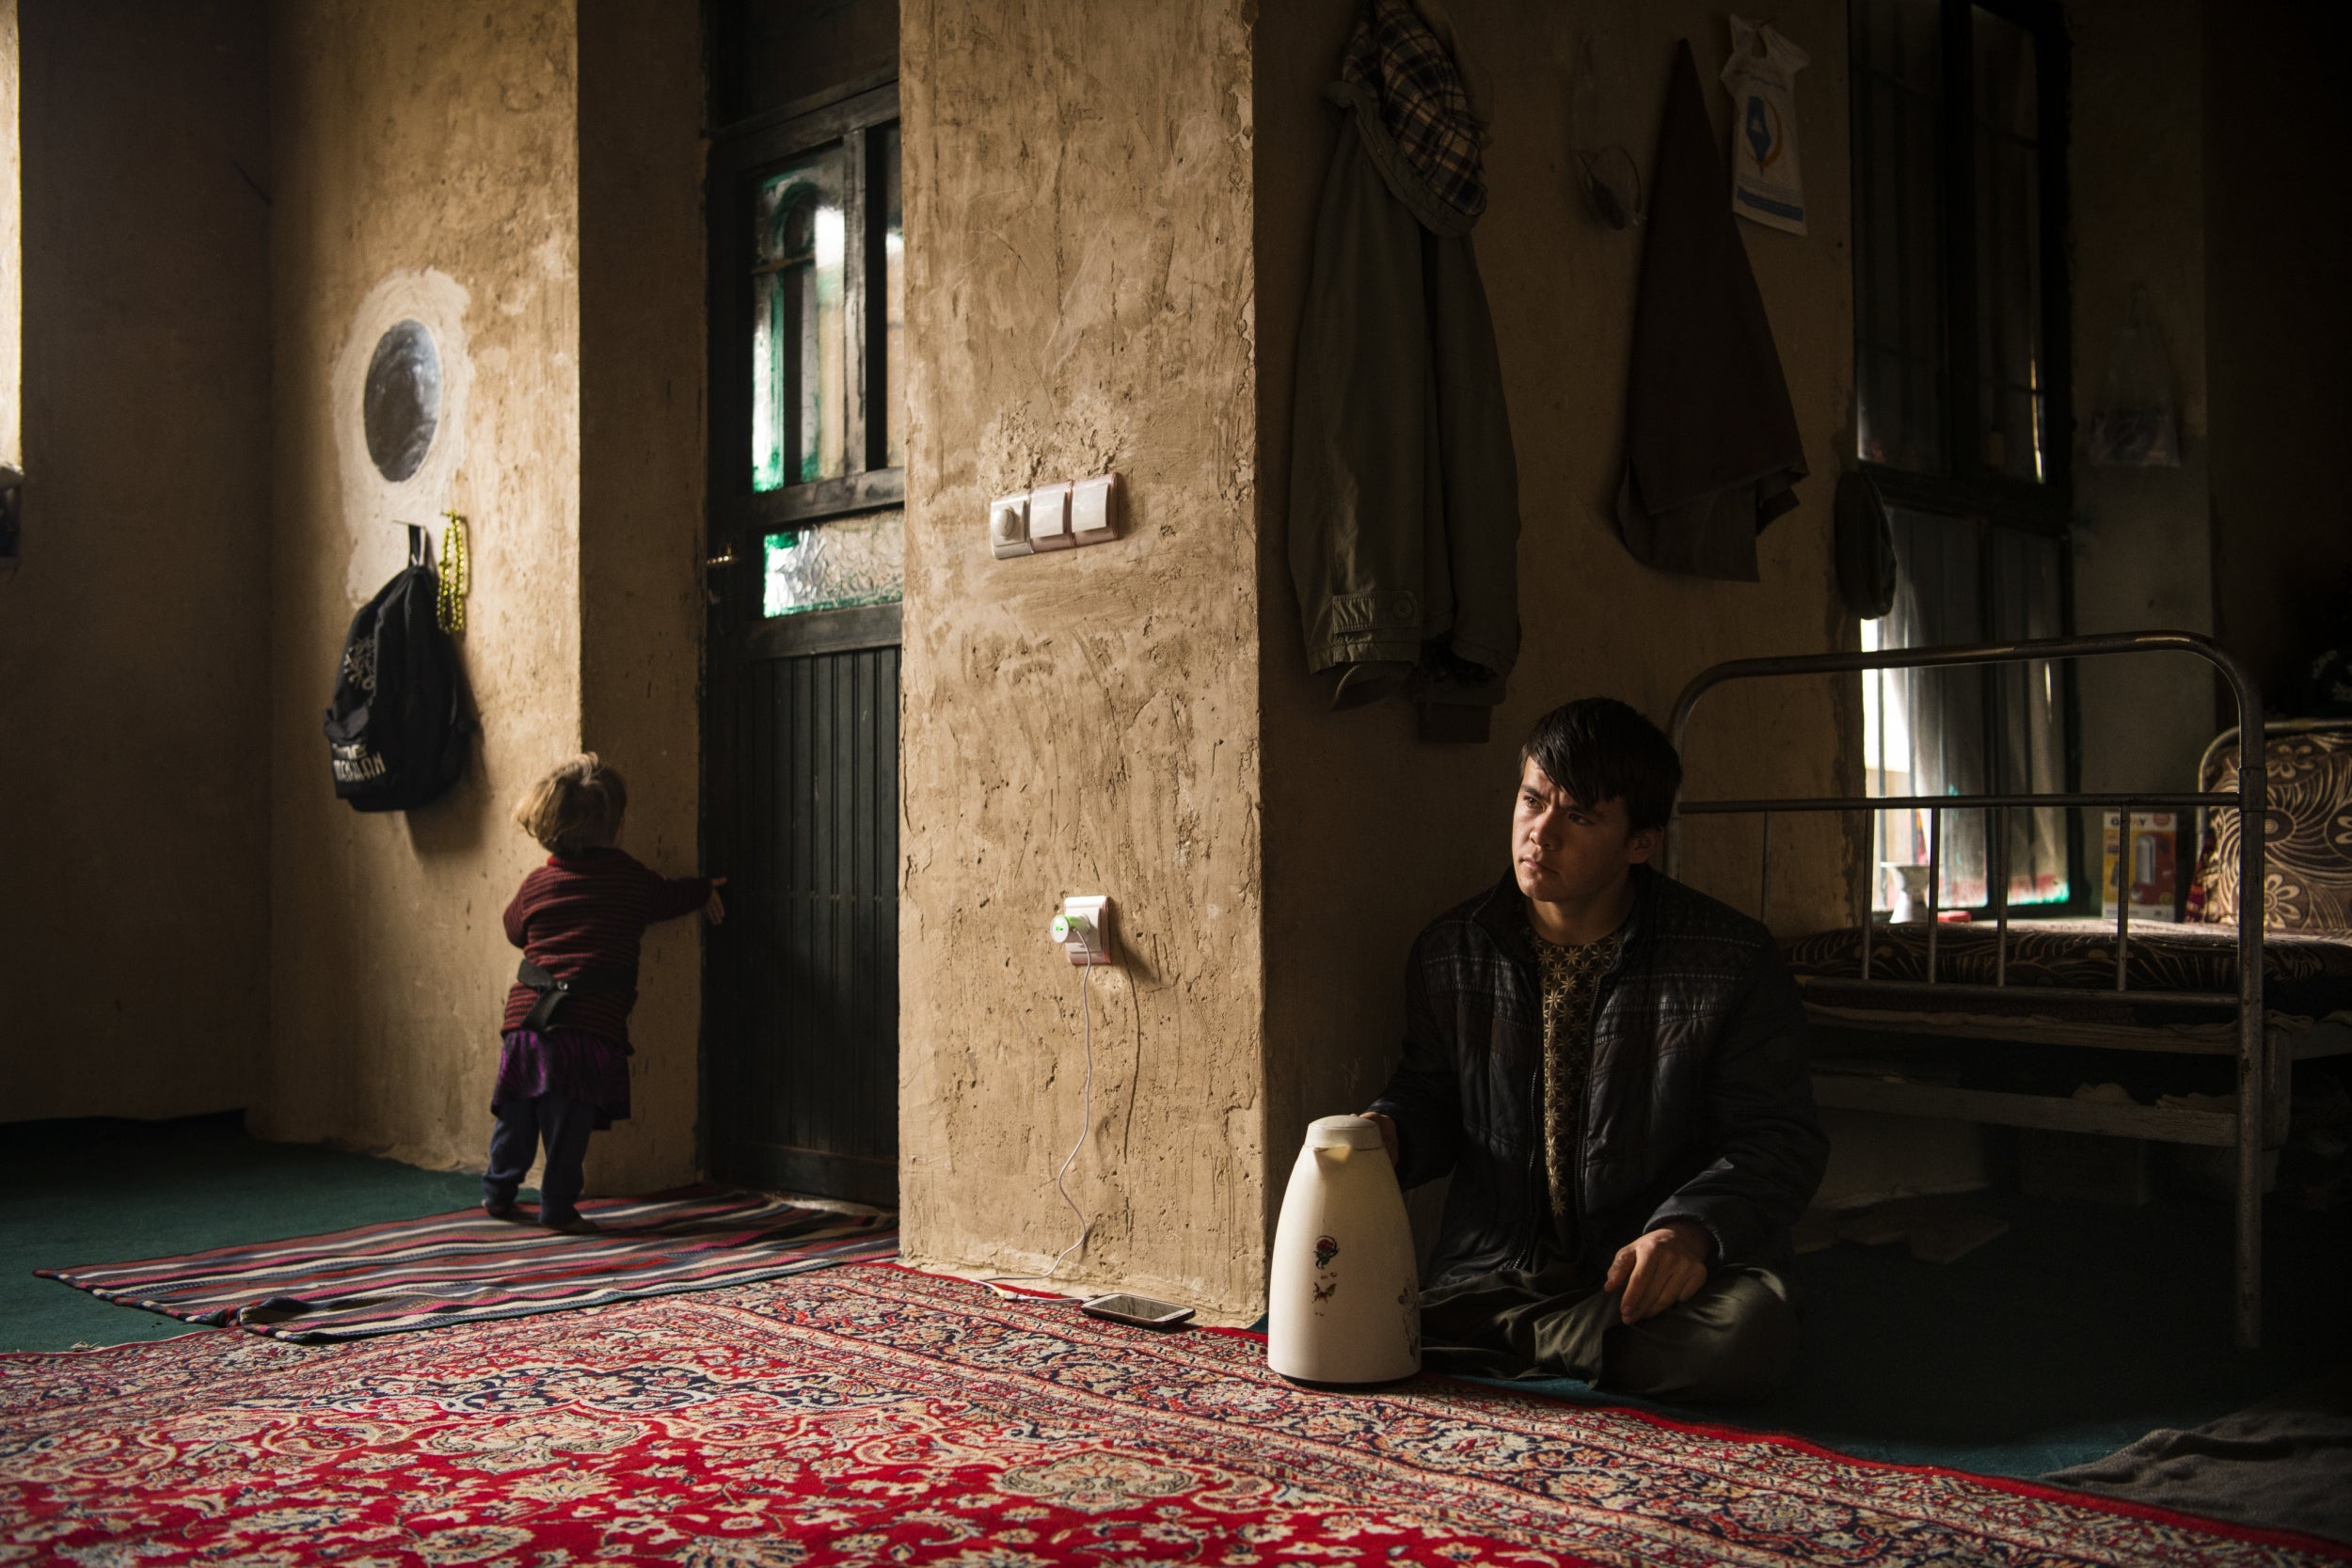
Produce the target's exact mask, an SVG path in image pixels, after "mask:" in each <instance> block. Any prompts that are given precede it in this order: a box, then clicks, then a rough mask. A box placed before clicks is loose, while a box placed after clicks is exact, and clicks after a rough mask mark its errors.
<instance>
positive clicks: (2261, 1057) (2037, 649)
mask: <svg viewBox="0 0 2352 1568" xmlns="http://www.w3.org/2000/svg"><path fill="white" fill-rule="evenodd" d="M2142 653H2185V654H2191V655H2194V656H2196V657H2199V658H2201V659H2203V660H2205V661H2206V662H2207V663H2208V664H2211V665H2212V666H2213V667H2214V668H2215V669H2216V670H2217V672H2219V673H2220V674H2221V676H2222V678H2223V679H2224V680H2225V681H2227V682H2228V684H2229V688H2230V692H2231V695H2232V697H2233V699H2234V700H2235V704H2236V707H2237V720H2238V722H2237V729H2238V731H2239V732H2240V733H2244V732H2245V731H2246V730H2247V729H2248V727H2249V725H2250V726H2252V727H2253V729H2254V730H2255V732H2256V733H2260V731H2261V728H2262V699H2261V694H2260V692H2259V690H2258V689H2257V687H2256V685H2255V682H2254V678H2253V676H2252V675H2251V674H2250V673H2249V672H2248V671H2247V669H2246V667H2245V666H2244V665H2243V664H2241V663H2239V662H2238V661H2237V660H2236V659H2235V658H2234V657H2231V655H2230V654H2229V653H2228V652H2227V651H2226V650H2225V649H2223V648H2221V647H2219V646H2218V645H2217V644H2216V643H2214V642H2212V641H2209V640H2207V639H2205V638H2202V637H2199V636H2197V635H2195V634H2194V633H2191V632H2181V631H2146V632H2123V633H2114V634H2109V635H2101V636H2089V637H2052V638H2041V639H2034V640H2027V641H2013V642H1980V643H1971V644H1967V645H1964V646H1953V647H1941V648H1889V649H1881V650H1877V651H1874V652H1868V653H1852V654H1808V655H1800V656H1794V657H1784V658H1743V659H1734V660H1731V661H1730V662H1728V663H1724V664H1718V665H1715V666H1713V667H1711V668H1709V669H1707V670H1703V671H1701V672H1700V673H1698V674H1697V675H1696V676H1694V677H1693V678H1692V681H1691V684H1690V685H1688V686H1686V687H1684V688H1683V689H1682V695H1681V696H1680V697H1679V698H1677V700H1676V702H1675V707H1674V717H1673V719H1672V721H1670V723H1669V726H1668V735H1669V736H1670V737H1671V738H1672V740H1673V741H1674V744H1675V748H1676V750H1677V752H1679V751H1680V750H1681V749H1682V745H1683V738H1684V735H1685V732H1686V731H1687V729H1688V728H1689V725H1690V721H1691V713H1692V708H1694V707H1695V706H1696V705H1697V704H1698V701H1699V699H1700V698H1701V697H1703V696H1705V695H1706V694H1707V693H1708V691H1710V690H1712V689H1715V688H1716V687H1719V686H1722V685H1724V684H1725V683H1726V682H1731V681H1740V680H1753V679H1763V678H1772V677H1783V676H1790V675H1820V674H1835V673H1841V672H1856V673H1858V672H1862V671H1867V670H1925V669H1945V668H1950V667H1953V666H1959V665H1982V664H2010V663H2020V662H2033V661H2041V660H2048V659H2064V658H2085V657H2101V656H2106V655H2113V654H2142ZM2198 782H2200V783H2202V782H2203V780H2202V778H2201V777H2200V779H2199V781H2198ZM2264 785H2265V768H2260V767H2255V768H2247V767H2243V766H2241V767H2240V768H2239V769H2238V787H2237V788H2236V790H2234V791H2231V792H2221V791H2200V790H2182V791H2152V792H2136V793H2124V794H2118V793H2097V794H2093V793H2087V792H2083V791H2069V792H2065V793H2055V794H2007V793H2005V794H1983V795H1910V796H1869V795H1843V796H1824V797H1819V798H1797V799H1750V800H1689V801H1684V802H1682V803H1681V804H1680V805H1679V806H1678V807H1677V810H1676V816H1761V817H1762V819H1763V825H1762V852H1761V861H1762V864H1761V875H1760V880H1761V883H1762V890H1763V891H1762V910H1761V911H1760V914H1762V913H1769V911H1770V909H1771V902H1770V901H1771V893H1772V817H1773V816H1774V815H1775V814H1776V813H1784V812H1834V813H1846V812H1860V813H1866V814H1867V813H1869V812H1877V811H1888V810H1912V811H1923V812H1925V813H1927V814H1928V864H1929V867H1930V869H1929V873H1928V918H1927V942H1926V948H1927V953H1926V960H1925V963H1926V968H1925V974H1926V976H1927V978H1926V981H1925V983H1924V984H1922V983H1919V982H1914V981H1886V980H1873V979H1872V978H1871V977H1870V957H1871V954H1870V949H1871V921H1870V918H1869V911H1870V898H1869V883H1868V877H1869V865H1868V863H1867V857H1864V863H1862V864H1861V865H1860V866H1858V867H1857V870H1858V873H1859V875H1858V876H1857V878H1856V882H1855V887H1854V890H1853V891H1854V894H1855V900H1854V908H1855V910H1856V911H1858V914H1859V916H1860V924H1861V927H1862V977H1861V979H1860V980H1859V981H1854V980H1850V979H1849V980H1840V981H1838V982H1837V984H1838V985H1839V986H1840V988H1841V989H1843V988H1850V987H1856V986H1858V987H1860V988H1861V989H1863V990H1865V991H1866V992H1868V991H1876V992H1881V993H1883V994H1884V995H1885V996H1886V998H1887V1001H1888V1003H1889V1006H1888V1009H1887V1010H1888V1011H1889V1012H1900V1011H1904V1010H1906V1008H1907V1007H1908V1008H1910V1009H1914V1010H1915V1008H1916V1007H1917V1006H1918V1005H1919V1004H1920V1003H1922V1002H1925V1001H1928V1000H1931V999H1939V1000H1945V1001H1951V1000H1964V999H1965V998H1966V997H1967V996H1969V995H1971V994H1996V993H1997V994H2004V995H2006V994H2009V993H2010V987H2009V983H2008V982H2009V865H2008V860H2009V838H2008V833H2007V832H2006V831H2005V829H2006V826H2007V813H2008V812H2010V811H2011V810H2015V809H2024V810H2040V809H2043V808H2047V807H2075V806H2090V807H2102V808H2111V809H2114V810H2115V811H2116V812H2117V813H2118V815H2119V820H2120V822H2121V844H2120V851H2121V852H2120V854H2119V856H2118V862H2117V864H2118V869H2119V875H2123V876H2128V875H2129V869H2128V868H2129V867H2130V865H2131V861H2132V813H2133V812H2134V811H2135V810H2141V809H2148V808H2168V807H2169V808H2173V809H2177V810H2191V811H2201V810H2202V809H2203V808H2219V809H2222V810H2226V811H2234V812H2236V813H2237V814H2238V823H2239V844H2240V852H2239V856H2238V867H2237V876H2238V933H2237V953H2238V989H2237V994H2236V995H2234V996H2231V995H2228V994H2226V993H2221V992H2179V991H2167V992H2165V993H2163V994H2164V997H2165V1000H2166V1001H2168V1002H2176V1003H2184V1004H2187V1005H2190V1006H2210V1007H2213V1008H2216V1009H2217V1010H2221V1011H2226V1010H2227V1009H2230V1008H2235V1009H2236V1014H2237V1031H2236V1040H2235V1043H2234V1045H2233V1047H2229V1048H2223V1047H2219V1046H2215V1047H2211V1048H2208V1049H2209V1051H2210V1053H2213V1054H2219V1053H2221V1052H2222V1051H2223V1050H2224V1049H2228V1050H2231V1051H2232V1052H2233V1053H2234V1055H2235V1056H2236V1059H2237V1108H2236V1110H2235V1112H2234V1113H2231V1112H2223V1111H2194V1110H2171V1109H2166V1108H2160V1107H2155V1106H2141V1105H2128V1106H2126V1105H2111V1104H2103V1103H2097V1102H2092V1101H2074V1100H2062V1099H2058V1098H2056V1097H2053V1096H2049V1095H2035V1094H2017V1093H2009V1092H1998V1091H1993V1090H1985V1089H1962V1088H1957V1087H1947V1086H1942V1085H1913V1084H1899V1083H1884V1082H1880V1081H1875V1080H1867V1079H1854V1078H1846V1079H1842V1080H1841V1079H1836V1078H1833V1077H1830V1076H1828V1075H1823V1076H1822V1077H1820V1078H1817V1079H1816V1081H1815V1083H1816V1092H1817V1094H1818V1095H1819V1096H1820V1100H1821V1102H1822V1103H1824V1104H1831V1105H1840V1106H1844V1107H1846V1108H1849V1109H1857V1110H1871V1111H1883V1112H1892V1113H1895V1114H1898V1115H1908V1116H1931V1117H1960V1118H1962V1119H1964V1120H1971V1121H1981V1122H1994V1123H2001V1124H2005V1125H2010V1126H2018V1127H2036V1128H2044V1129H2053V1130H2062V1131H2074V1132H2103V1133H2107V1134H2111V1135H2120V1136H2128V1137H2140V1138H2152V1139H2156V1140H2159V1141H2162V1142H2167V1143H2187V1144H2204V1145H2211V1146H2218V1147H2224V1148H2228V1147H2234V1148H2235V1149H2236V1151H2237V1162H2236V1181H2235V1186H2236V1229H2237V1246H2236V1254H2237V1256H2236V1296H2235V1300H2236V1337H2237V1343H2238V1344H2239V1346H2240V1347H2242V1348H2244V1349H2248V1350H2251V1349H2253V1348H2255V1346H2257V1345H2258V1344H2259V1343H2260V1342H2261V1338H2262V1203H2263V1156H2264V1154H2265V1151H2266V1150H2267V1149H2271V1148H2278V1147H2279V1146H2280V1144H2282V1143H2283V1142H2284V1141H2285V1137H2286V1125H2287V1111H2288V1080H2287V1073H2286V1069H2287V1066H2288V1054H2289V1053H2287V1052H2286V1051H2285V1050H2283V1049H2278V1048H2275V1047H2274V1046H2273V1043H2272V1042H2271V1040H2270V1038H2269V1033H2268V1030H2267V1028H2266V1027H2265V1023H2266V1021H2265V1016H2264V1012H2263V912H2264V911H2263V851H2264V842H2263V828H2264V816H2263V807H2264V799H2265V793H2264ZM1954 811H1982V812H1987V813H1989V814H1991V816H1990V824H1991V833H1990V836H1991V838H1992V840H1993V843H1994V846H1995V861H1994V869H1993V874H1992V875H1991V876H1990V877H1989V878H1988V880H1989V881H1990V882H1991V883H1992V888H1993V900H1994V983H1993V984H1992V985H1990V986H1984V985H1979V984H1964V983H1961V982H1942V983H1939V982H1938V981H1937V980H1936V978H1935V965H1936V934H1937V930H1938V927H1939V922H1938V921H1937V919H1936V912H1937V909H1938V903H1937V900H1938V899H1939V898H1940V896H1941V891H1942V890H1941V888H1940V886H1939V883H1940V881H1941V878H1942V853H1943V836H1944V835H1943V832H1942V822H1943V817H1944V814H1945V813H1947V812H1954ZM2200 820H2201V817H2200ZM1865 821H1867V816H1866V817H1865ZM1680 837H1681V835H1680V834H1670V835H1669V837H1668V840H1667V847H1666V870H1667V873H1668V874H1669V875H1678V874H1679V873H1680V870H1681V845H1680ZM2115 937H2116V942H2115V989H2116V990H2118V991H2124V990H2129V989H2130V987H2129V977H2128V974H2127V973H2126V961H2127V959H2128V957H2129V946H2130V942H2131V900H2130V899H2129V898H2127V897H2121V898H2118V899H2117V900H2116V920H2115ZM2058 994H2059V995H2062V994H2063V993H2062V992H2061V993H2058ZM1946 1032H1947V1033H1948V1032H1949V1031H1946ZM2167 1049H2169V1050H2173V1051H2179V1050H2180V1049H2181V1046H2180V1045H2179V1044H2178V1043H2177V1041H2175V1042H2172V1043H2170V1044H2169V1045H2168V1047H2167Z"/></svg>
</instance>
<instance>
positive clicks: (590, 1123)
mask: <svg viewBox="0 0 2352 1568" xmlns="http://www.w3.org/2000/svg"><path fill="white" fill-rule="evenodd" d="M627 806H628V787H627V786H626V785H625V784H622V782H621V776H620V774H618V773H616V772H614V771H613V770H612V768H608V767H606V766H605V765H604V764H603V763H602V762H600V761H598V760H597V758H596V752H581V753H580V755H579V756H577V757H574V758H573V759H572V760H571V761H569V762H567V763H565V764H564V765H563V766H562V767H561V768H556V769H555V770H554V771H553V772H551V773H549V774H548V775H547V777H545V778H543V779H541V780H540V781H539V782H538V783H537V784H532V786H531V789H530V792H529V793H527V794H526V795H524V797H523V798H522V800H521V802H520V803H519V804H517V805H516V808H515V820H516V822H517V823H519V824H520V825H521V826H522V829H523V831H524V832H527V833H529V834H530V835H531V836H532V837H533V838H535V839H537V840H538V841H539V842H540V843H541V844H542V845H545V846H546V847H547V848H548V863H547V864H545V865H543V866H540V867H539V868H538V869H537V870H535V871H533V872H532V874H531V875H530V876H528V877H525V878H524V879H523V885H522V887H521V889H520V890H519V891H517V892H516V895H515V901H514V902H513V903H511V904H509V905H507V906H506V940H507V941H509V942H513V943H514V944H515V945H516V946H517V947H519V948H521V949H522V950H523V961H522V966H521V968H520V970H519V972H518V973H517V975H516V982H515V985H514V987H513V989H511V990H508V991H507V993H506V1020H505V1023H504V1025H503V1028H504V1030H505V1043H504V1044H503V1045H502V1046H501V1049H500V1051H499V1075H498V1085H497V1086H496V1087H495V1088H494V1089H492V1090H491V1092H490V1114H491V1115H492V1116H494V1117H498V1126H497V1128H496V1129H495V1130H493V1131H492V1132H491V1133H490V1163H489V1167H488V1168H487V1169H486V1170H485V1171H484V1172H483V1173H482V1200H483V1207H484V1208H485V1209H486V1210H487V1211H488V1212H490V1214H491V1215H492V1216H493V1217H494V1218H497V1219H514V1218H516V1216H517V1214H518V1211H517V1210H516V1207H515V1191H516V1188H517V1187H519V1186H520V1185H521V1184H522V1180H523V1173H524V1172H526V1171H528V1170H529V1169H530V1168H531V1160H532V1154H533V1152H534V1151H535V1149H536V1148H538V1147H539V1146H541V1145H544V1146H545V1147H546V1148H547V1155H548V1159H547V1166H546V1169H545V1170H544V1171H543V1172H542V1174H541V1176H540V1179H539V1223H540V1224H541V1225H544V1226H547V1227H548V1228H550V1229H553V1230H561V1231H564V1232H565V1233H566V1234H569V1235H584V1234H587V1233H588V1232H591V1231H594V1230H596V1228H597V1227H596V1223H595V1222H594V1221H593V1220H590V1219H587V1218H586V1217H584V1216H583V1215H581V1213H580V1211H579V1210H578V1209H577V1208H576V1207H575V1205H576V1204H577V1203H578V1202H579V1200H580V1183H581V1181H582V1180H583V1178H582V1175H581V1169H580V1167H581V1164H582V1163H583V1161H584V1160H585V1159H586V1157H587V1153H588V1134H589V1133H590V1132H598V1131H601V1130H603V1129H604V1128H607V1127H610V1126H612V1124H613V1123H614V1122H616V1121H620V1120H623V1119H625V1118H626V1117H628V1058H629V1056H630V1055H631V1054H632V1050H631V1048H630V1046H629V1043H628V1012H629V1008H630V1007H631V1006H634V1005H635V1004H636V1001H637V951H638V945H639V943H640V942H641V941H642V940H643V939H644V934H645V927H648V926H650V925H652V924H653V923H654V922H655V921H658V920H670V919H674V918H675V917H676V916H678V915H682V914H687V913H691V911H694V910H695V909H697V908H699V909H701V910H702V911H703V912H704V913H705V914H707V915H708V916H709V917H710V920H711V922H712V923H713V924H714V925H715V924H717V923H718V922H719V921H720V920H723V919H724V918H725V916H726V910H725V908H724V906H723V905H722V904H721V903H720V901H719V887H720V884H722V883H723V882H724V881H725V880H726V879H725V878H724V877H661V876H657V875H656V874H655V873H653V872H651V871H648V870H647V869H646V868H645V867H644V866H643V865H641V864H640V863H638V862H637V861H636V860H634V859H633V858H631V857H630V856H629V855H628V854H626V853H625V852H623V851H622V850H621V849H620V848H619V847H617V843H618V840H619V838H620V836H621V814H622V812H623V810H624V809H625V808H626V807H627Z"/></svg>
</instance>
